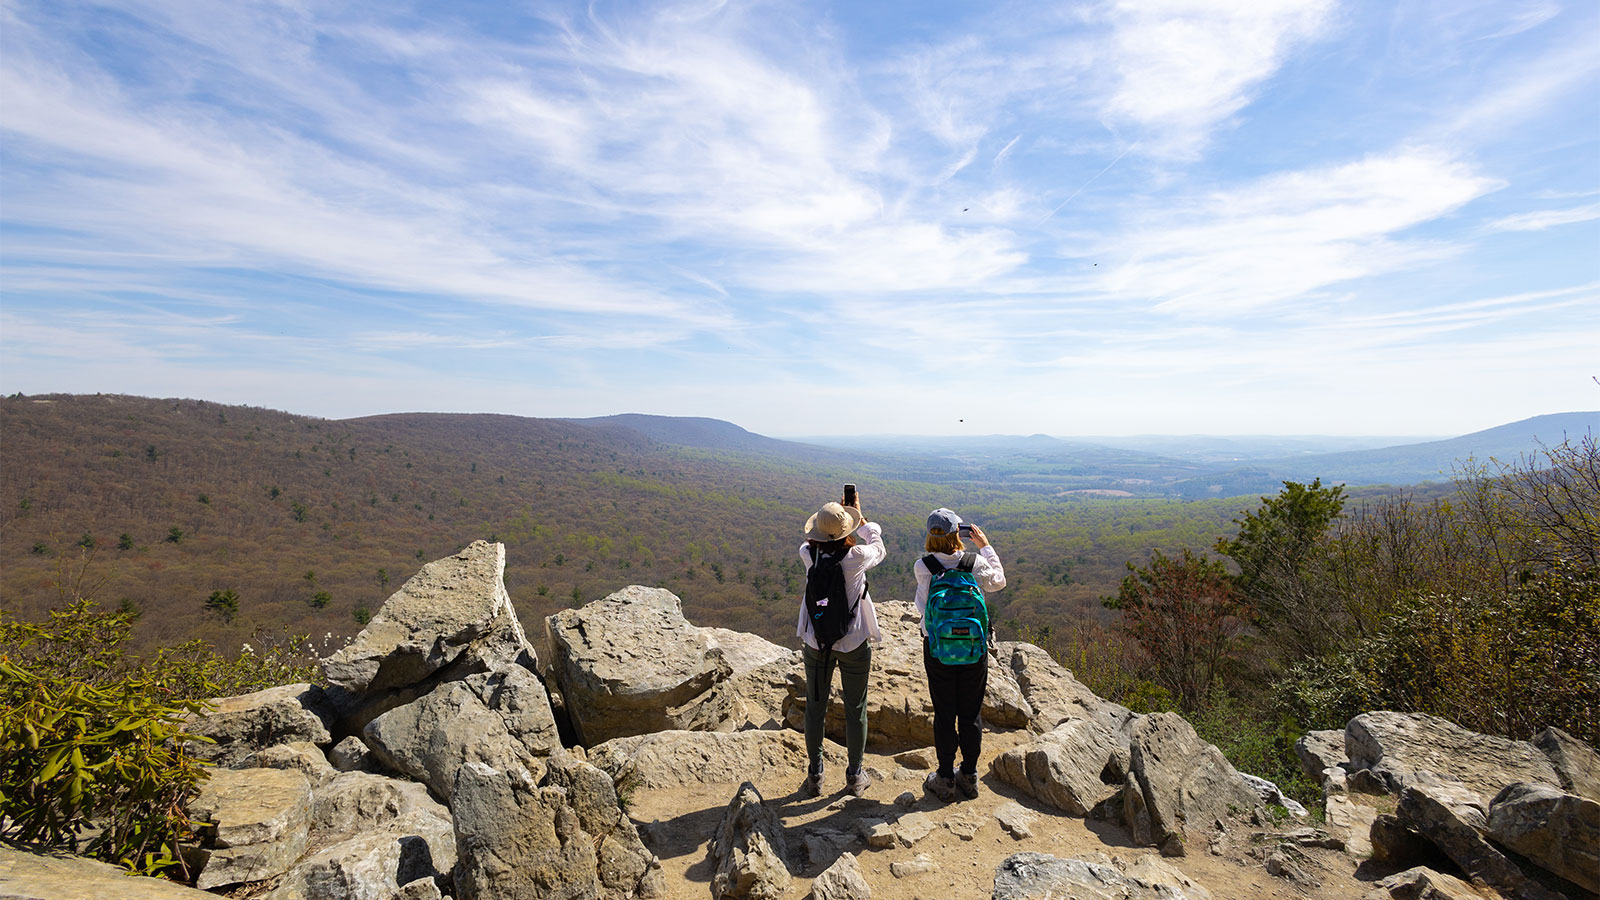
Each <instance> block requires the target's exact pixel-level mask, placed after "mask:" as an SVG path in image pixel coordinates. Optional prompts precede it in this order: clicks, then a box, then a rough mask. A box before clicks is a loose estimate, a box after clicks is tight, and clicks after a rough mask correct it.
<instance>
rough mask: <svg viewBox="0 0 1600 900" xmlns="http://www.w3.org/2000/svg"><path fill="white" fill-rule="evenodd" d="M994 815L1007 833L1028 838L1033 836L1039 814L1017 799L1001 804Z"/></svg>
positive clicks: (1015, 836)
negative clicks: (1034, 825) (1034, 824)
mask: <svg viewBox="0 0 1600 900" xmlns="http://www.w3.org/2000/svg"><path fill="white" fill-rule="evenodd" d="M994 817H995V819H996V820H998V821H999V822H1000V827H1001V828H1003V829H1005V832H1006V834H1009V835H1011V836H1012V837H1014V838H1016V839H1017V840H1019V841H1021V840H1026V839H1028V838H1031V837H1033V823H1034V822H1035V821H1037V820H1038V818H1039V816H1038V814H1037V813H1034V812H1032V811H1030V810H1028V809H1027V808H1025V807H1024V806H1023V805H1022V804H1020V803H1018V802H1017V801H1015V800H1007V801H1006V802H1004V803H1002V804H1000V807H999V808H998V809H996V810H995V811H994Z"/></svg>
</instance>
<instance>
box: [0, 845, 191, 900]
mask: <svg viewBox="0 0 1600 900" xmlns="http://www.w3.org/2000/svg"><path fill="white" fill-rule="evenodd" d="M0 897H3V898H5V900H106V898H108V897H115V898H118V900H217V895H216V894H212V893H209V892H207V891H200V890H195V889H194V888H190V887H184V886H183V885H181V884H177V883H175V882H171V881H168V880H166V879H165V878H131V877H129V876H128V873H127V872H125V871H123V870H122V869H120V868H118V867H117V866H113V865H109V864H107V863H103V862H100V861H98V860H93V859H85V858H83V857H81V856H73V855H71V854H70V853H66V852H58V851H46V850H32V849H25V848H22V847H19V846H16V845H13V844H0Z"/></svg>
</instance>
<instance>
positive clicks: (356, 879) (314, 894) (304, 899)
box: [263, 831, 449, 900]
mask: <svg viewBox="0 0 1600 900" xmlns="http://www.w3.org/2000/svg"><path fill="white" fill-rule="evenodd" d="M446 862H448V861H446ZM441 866H442V867H443V868H444V869H445V870H446V871H448V870H449V866H448V865H446V864H443V863H441V862H440V861H439V860H436V859H434V858H433V857H432V856H431V854H430V852H429V847H428V844H427V842H426V841H424V840H421V839H419V838H417V837H413V836H410V835H401V834H395V833H393V832H387V831H384V832H375V833H368V834H357V835H354V836H353V837H348V838H346V839H345V840H342V841H339V842H338V843H336V844H333V845H331V846H328V847H325V848H323V849H321V850H318V851H316V852H315V853H312V854H311V855H310V856H308V857H307V858H306V859H304V860H302V861H301V862H300V863H299V864H298V865H296V866H295V867H294V868H293V869H291V870H290V871H289V873H288V874H286V875H285V876H284V877H283V879H282V880H281V881H280V882H278V886H277V887H276V888H274V889H273V890H272V891H271V892H270V893H268V894H267V895H266V896H265V897H264V898H263V900H390V898H393V897H394V896H395V895H396V894H397V893H398V892H399V891H400V887H401V885H403V884H410V883H412V882H415V881H417V880H418V879H428V880H429V881H432V879H433V878H435V877H437V876H438V875H439V874H440V873H439V871H438V869H439V868H440V867H441ZM435 896H437V894H435Z"/></svg>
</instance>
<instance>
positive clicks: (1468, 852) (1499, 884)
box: [1395, 779, 1562, 900]
mask: <svg viewBox="0 0 1600 900" xmlns="http://www.w3.org/2000/svg"><path fill="white" fill-rule="evenodd" d="M1395 817H1396V818H1397V819H1398V820H1399V822H1400V824H1402V825H1404V826H1405V827H1406V828H1407V829H1409V830H1410V831H1412V832H1415V833H1417V834H1420V835H1422V836H1424V837H1426V838H1427V839H1428V840H1429V841H1430V842H1431V843H1432V844H1434V845H1435V846H1436V847H1438V848H1439V849H1440V850H1441V851H1443V852H1444V854H1445V855H1446V856H1448V857H1449V858H1450V860H1451V861H1452V862H1454V863H1455V864H1456V865H1457V866H1459V867H1460V868H1461V871H1463V872H1465V873H1466V874H1467V875H1468V876H1469V877H1471V878H1473V879H1474V880H1477V881H1482V882H1483V883H1484V884H1487V885H1489V886H1490V887H1492V888H1494V889H1495V890H1497V891H1500V892H1501V893H1503V894H1505V895H1507V896H1508V897H1516V898H1518V900H1555V898H1558V897H1561V896H1562V895H1561V894H1558V893H1556V892H1554V891H1551V890H1549V889H1547V888H1545V887H1544V886H1543V885H1541V884H1539V883H1538V882H1537V881H1535V880H1533V879H1531V878H1529V877H1528V876H1527V875H1526V874H1525V873H1524V872H1523V871H1522V870H1521V869H1520V868H1519V867H1518V866H1517V865H1516V863H1514V862H1512V861H1511V860H1509V859H1507V858H1506V856H1505V854H1503V853H1501V852H1500V851H1499V850H1497V849H1495V848H1494V847H1493V846H1492V845H1491V844H1490V843H1489V842H1488V841H1487V840H1485V839H1484V836H1483V835H1484V831H1485V830H1486V828H1487V826H1488V822H1487V816H1486V815H1485V810H1484V805H1483V801H1482V799H1481V797H1480V796H1479V795H1478V794H1477V792H1476V791H1475V790H1474V789H1473V788H1472V787H1471V786H1469V785H1466V784H1464V783H1461V782H1450V781H1442V780H1436V779H1435V780H1426V781H1422V782H1421V783H1418V784H1413V785H1412V786H1410V787H1407V788H1406V789H1405V790H1403V791H1401V792H1400V803H1399V805H1398V807H1397V808H1396V809H1395Z"/></svg>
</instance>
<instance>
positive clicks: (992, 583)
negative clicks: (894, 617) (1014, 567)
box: [911, 545, 1006, 637]
mask: <svg viewBox="0 0 1600 900" xmlns="http://www.w3.org/2000/svg"><path fill="white" fill-rule="evenodd" d="M923 555H924V556H926V555H927V554H923ZM933 558H934V559H937V560H938V561H939V562H940V564H942V565H943V566H944V567H945V568H946V569H954V568H955V567H956V564H957V563H959V562H961V554H960V553H935V554H933ZM911 574H912V575H914V576H916V579H917V597H916V603H917V615H918V616H919V617H921V616H922V613H923V611H924V610H926V609H927V607H928V585H930V584H932V583H933V573H932V572H930V571H928V567H927V565H926V564H925V563H923V561H922V557H921V556H919V557H917V561H916V562H914V563H912V564H911ZM972 574H973V575H974V576H975V577H976V578H977V579H978V587H980V588H982V589H983V592H984V593H985V594H992V593H994V592H995V591H998V590H1000V589H1001V588H1003V587H1005V586H1006V570H1005V567H1003V566H1001V565H1000V554H998V553H996V552H994V546H993V545H989V546H986V547H983V548H982V549H980V550H979V551H978V558H977V559H975V560H973V561H972ZM922 634H923V636H924V637H926V636H927V634H928V620H927V618H925V617H924V618H923V619H922Z"/></svg>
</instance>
